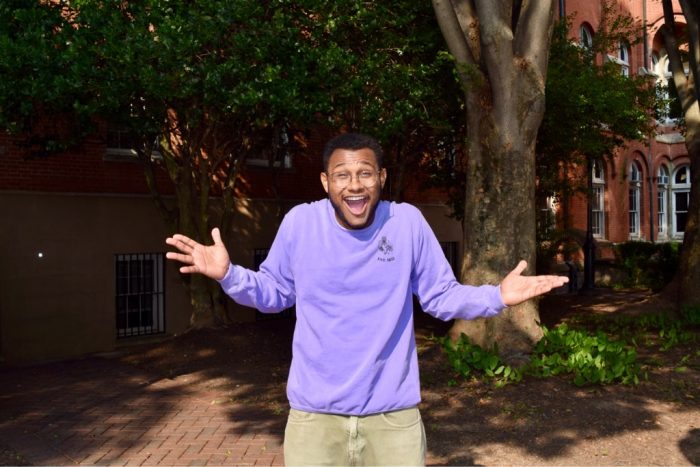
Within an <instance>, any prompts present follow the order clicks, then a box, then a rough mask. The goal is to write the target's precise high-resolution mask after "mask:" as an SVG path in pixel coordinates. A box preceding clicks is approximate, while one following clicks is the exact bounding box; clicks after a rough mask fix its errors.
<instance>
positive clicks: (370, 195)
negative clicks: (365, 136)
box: [321, 148, 386, 229]
mask: <svg viewBox="0 0 700 467" xmlns="http://www.w3.org/2000/svg"><path fill="white" fill-rule="evenodd" d="M385 181H386V170H385V169H381V170H380V169H379V167H378V165H377V158H376V157H375V155H374V151H372V150H371V149H369V148H363V149H357V150H352V149H336V150H335V151H333V153H332V154H331V157H330V159H329V161H328V172H322V173H321V183H322V184H323V189H324V190H326V193H328V197H329V198H330V201H331V204H332V205H333V208H334V209H335V217H336V219H337V220H338V223H339V224H340V225H342V226H343V227H345V228H346V229H363V228H365V227H367V226H369V225H370V224H372V221H373V220H374V211H375V210H376V209H377V204H378V203H379V197H380V195H381V192H382V188H383V187H384V182H385Z"/></svg>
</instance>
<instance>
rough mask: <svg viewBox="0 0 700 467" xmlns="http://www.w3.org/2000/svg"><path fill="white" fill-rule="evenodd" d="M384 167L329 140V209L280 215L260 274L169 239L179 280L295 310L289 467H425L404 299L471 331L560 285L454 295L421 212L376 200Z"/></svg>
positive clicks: (325, 178)
mask: <svg viewBox="0 0 700 467" xmlns="http://www.w3.org/2000/svg"><path fill="white" fill-rule="evenodd" d="M382 159H383V153H382V149H381V147H380V145H379V144H378V143H377V141H376V140H374V139H373V138H371V137H369V136H365V135H361V134H356V133H346V134H343V135H340V136H338V137H336V138H334V139H332V140H331V141H329V142H328V144H327V145H326V147H325V149H324V154H323V161H324V171H323V172H322V173H321V184H322V185H323V188H324V189H325V191H326V192H327V193H328V199H324V200H321V201H316V202H313V203H308V204H302V205H299V206H296V207H295V208H294V209H292V210H291V211H290V212H289V213H288V214H287V215H286V216H285V218H284V220H283V221H282V224H281V225H280V228H279V231H278V233H277V236H276V237H275V241H274V242H273V245H272V248H271V249H270V252H269V254H268V256H267V259H266V260H265V261H264V262H263V263H262V264H261V266H260V270H259V271H258V272H255V271H251V270H249V269H246V268H243V267H241V266H238V265H234V264H231V263H230V260H229V255H228V251H227V250H226V248H225V246H224V244H223V242H222V240H221V235H220V233H219V230H218V229H214V230H213V231H212V237H213V240H214V244H213V245H208V246H205V245H202V244H200V243H198V242H196V241H194V240H192V239H190V238H187V237H185V236H183V235H179V234H175V235H173V236H172V237H170V238H168V239H166V243H167V244H169V245H172V246H174V247H175V248H177V249H178V250H179V252H169V253H168V254H167V257H168V258H169V259H173V260H177V261H180V262H182V263H184V264H185V265H184V266H182V267H181V268H180V271H181V272H183V273H200V274H204V275H206V276H208V277H211V278H213V279H216V280H218V281H219V283H220V284H221V286H222V287H223V289H224V290H225V291H226V293H227V294H228V295H229V296H230V297H231V298H233V299H234V300H235V301H236V302H238V303H240V304H242V305H246V306H251V307H255V308H257V309H258V310H260V311H262V312H270V313H273V312H278V311H281V310H283V309H285V308H288V307H290V306H292V305H294V304H296V312H297V322H296V327H295V331H294V340H293V344H292V345H293V353H292V355H293V356H292V364H291V367H290V371H289V379H288V382H287V396H288V398H289V403H290V406H291V408H290V413H289V418H288V420H287V428H286V430H285V440H284V456H285V462H286V463H287V464H289V465H423V464H424V463H425V453H426V442H425V431H424V429H423V423H422V422H421V417H420V412H419V411H418V404H419V403H420V386H419V378H418V358H417V352H416V345H415V337H414V332H413V296H414V295H415V296H417V297H418V299H419V302H420V304H421V307H422V309H423V310H424V311H426V312H427V313H430V314H431V315H433V316H435V317H437V318H440V319H443V320H450V319H454V318H460V319H474V318H479V317H490V316H494V315H496V314H498V313H499V312H500V311H501V310H502V309H503V308H505V307H506V306H510V305H515V304H518V303H520V302H522V301H524V300H527V299H529V298H532V297H534V296H536V295H539V294H542V293H545V292H548V291H549V290H551V289H552V288H554V287H559V286H561V285H563V284H564V283H566V281H567V279H566V278H564V277H559V276H533V277H526V276H523V275H522V272H523V271H524V269H525V267H526V264H525V262H524V261H521V262H520V263H519V264H518V266H517V267H516V268H515V269H514V270H513V271H511V272H510V273H509V274H508V275H507V276H506V277H505V278H504V279H503V281H502V282H501V284H500V286H493V285H482V286H479V287H474V286H469V285H462V284H460V283H458V282H457V280H456V279H455V277H454V274H453V273H452V269H451V267H450V265H449V264H448V262H447V260H446V259H445V256H444V254H443V252H442V249H441V248H440V244H439V243H438V241H437V239H436V238H435V235H434V234H433V232H432V230H431V229H430V227H429V226H428V224H427V222H426V221H425V219H424V218H423V216H422V215H421V213H420V211H419V210H418V209H416V208H415V207H413V206H411V205H409V204H406V203H393V202H388V201H381V200H380V196H381V191H382V187H383V186H384V183H385V182H386V169H384V167H383V160H382Z"/></svg>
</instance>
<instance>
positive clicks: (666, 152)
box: [559, 0, 690, 257]
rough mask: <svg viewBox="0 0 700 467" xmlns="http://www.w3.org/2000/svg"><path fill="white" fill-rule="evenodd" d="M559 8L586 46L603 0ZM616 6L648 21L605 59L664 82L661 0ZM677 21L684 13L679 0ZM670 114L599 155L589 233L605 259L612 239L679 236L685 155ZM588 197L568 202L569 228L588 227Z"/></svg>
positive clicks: (574, 0) (576, 0)
mask: <svg viewBox="0 0 700 467" xmlns="http://www.w3.org/2000/svg"><path fill="white" fill-rule="evenodd" d="M559 4H560V8H561V10H563V12H564V13H565V14H566V15H573V18H574V20H573V23H572V29H571V32H572V34H573V35H574V37H573V38H572V39H573V40H576V41H578V42H579V43H580V44H581V45H582V46H586V45H587V44H590V41H591V39H592V37H593V36H594V35H595V33H596V28H597V27H598V25H599V24H600V18H601V13H602V2H600V1H595V2H590V1H585V0H562V1H560V3H559ZM617 5H618V7H619V9H620V11H621V12H623V13H629V14H630V15H631V16H632V17H633V18H635V19H637V20H639V21H640V22H642V23H643V24H646V25H647V27H648V29H647V32H646V33H645V34H644V36H643V40H642V41H641V42H640V43H638V44H634V45H629V44H624V43H621V44H619V48H618V50H617V53H615V54H611V55H609V56H608V57H604V59H606V60H612V61H614V62H616V63H618V64H619V66H620V72H621V73H624V74H628V75H630V74H643V75H647V76H649V78H650V79H652V80H654V81H656V82H659V83H661V84H662V85H667V83H668V79H669V77H670V73H669V69H668V57H667V54H666V51H665V49H664V45H663V40H662V38H661V34H660V32H659V28H660V26H661V25H662V24H663V21H664V19H663V9H662V6H661V2H660V1H658V0H624V1H619V2H617ZM674 5H675V6H676V8H675V11H676V17H675V19H676V22H677V23H678V24H679V26H680V27H683V24H684V18H683V16H682V14H681V13H680V8H678V4H677V2H674ZM674 123H675V122H674V121H673V120H666V121H660V122H658V126H657V133H656V134H655V135H654V136H653V137H651V138H649V139H647V140H646V141H644V142H632V143H630V144H629V145H628V146H627V147H625V148H623V149H620V150H619V151H618V153H617V154H616V157H615V158H614V160H613V161H612V162H611V161H607V160H600V161H596V163H595V164H594V167H593V169H592V173H591V176H592V177H593V201H592V204H591V206H592V211H593V216H592V217H593V222H592V232H593V236H594V238H595V240H596V244H597V249H596V253H597V255H600V256H601V257H610V256H611V255H612V249H611V248H610V247H611V246H612V245H613V244H615V243H619V242H624V241H628V240H642V241H653V242H669V241H678V242H680V241H682V240H683V232H684V229H685V219H686V214H687V209H688V201H689V192H690V172H689V171H690V165H689V163H690V161H689V159H688V155H687V150H686V147H685V143H684V139H683V136H682V135H681V134H680V133H679V131H678V130H677V129H676V128H675V126H674ZM587 206H588V203H587V200H586V199H585V198H584V197H583V196H581V197H578V198H577V199H574V200H572V201H571V205H570V208H571V209H570V212H571V217H572V219H571V221H572V225H573V227H574V228H576V229H578V230H580V231H582V232H584V231H586V228H587Z"/></svg>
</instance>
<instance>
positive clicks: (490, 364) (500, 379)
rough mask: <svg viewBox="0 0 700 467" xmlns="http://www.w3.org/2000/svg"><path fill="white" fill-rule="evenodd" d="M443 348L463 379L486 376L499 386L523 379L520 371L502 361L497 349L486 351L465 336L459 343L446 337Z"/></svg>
mask: <svg viewBox="0 0 700 467" xmlns="http://www.w3.org/2000/svg"><path fill="white" fill-rule="evenodd" d="M442 346H443V348H444V349H445V353H446V354H447V359H448V360H449V362H450V364H451V365H452V367H453V368H454V369H455V371H456V372H457V373H458V374H459V375H460V376H461V377H463V378H469V377H472V376H474V377H477V376H485V377H487V378H492V379H494V380H495V381H496V385H497V386H502V385H505V384H508V383H514V382H518V381H520V380H521V379H522V372H521V371H520V370H519V369H517V368H514V367H511V366H508V365H506V364H505V363H504V362H503V361H502V360H501V357H500V356H499V355H498V348H497V347H494V349H493V350H487V349H484V348H483V347H481V346H478V345H475V344H472V343H471V342H470V341H469V337H467V336H466V335H465V334H462V335H461V336H460V337H459V340H458V341H457V342H452V340H451V339H450V338H449V337H445V338H444V339H443V340H442Z"/></svg>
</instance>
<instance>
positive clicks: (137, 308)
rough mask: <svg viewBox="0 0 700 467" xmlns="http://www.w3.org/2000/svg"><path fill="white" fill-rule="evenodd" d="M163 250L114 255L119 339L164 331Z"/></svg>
mask: <svg viewBox="0 0 700 467" xmlns="http://www.w3.org/2000/svg"><path fill="white" fill-rule="evenodd" d="M163 265H164V255H163V253H129V254H118V255H116V256H115V276H116V281H117V283H116V297H115V308H116V312H117V323H116V324H117V338H124V337H134V336H146V335H151V334H160V333H163V332H165V280H164V279H165V278H164V274H165V268H164V267H163Z"/></svg>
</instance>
